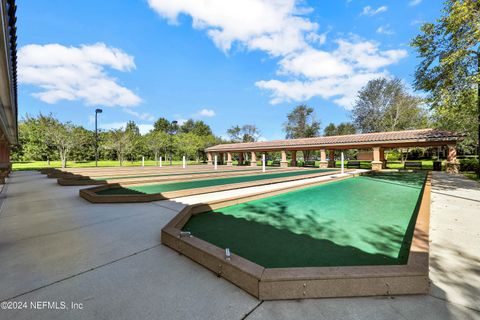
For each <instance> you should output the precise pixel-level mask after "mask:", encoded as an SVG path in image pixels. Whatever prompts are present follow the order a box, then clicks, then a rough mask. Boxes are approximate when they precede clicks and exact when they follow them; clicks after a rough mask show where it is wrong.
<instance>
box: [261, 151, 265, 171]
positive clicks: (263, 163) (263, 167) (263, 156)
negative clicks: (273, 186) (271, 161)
mask: <svg viewBox="0 0 480 320" xmlns="http://www.w3.org/2000/svg"><path fill="white" fill-rule="evenodd" d="M262 172H265V153H264V154H262Z"/></svg>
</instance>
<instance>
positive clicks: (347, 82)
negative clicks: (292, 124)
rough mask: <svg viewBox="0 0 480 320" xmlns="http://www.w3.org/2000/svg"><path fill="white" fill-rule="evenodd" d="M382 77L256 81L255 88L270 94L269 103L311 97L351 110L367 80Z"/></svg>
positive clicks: (371, 73) (301, 99) (365, 75)
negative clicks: (330, 100) (326, 100)
mask: <svg viewBox="0 0 480 320" xmlns="http://www.w3.org/2000/svg"><path fill="white" fill-rule="evenodd" d="M382 76H388V74H387V73H375V72H370V73H360V74H355V75H352V76H346V77H330V78H323V79H308V80H304V81H300V80H288V81H279V80H268V81H258V82H257V83H256V86H257V87H259V88H261V89H266V90H269V91H271V92H272V100H271V103H273V104H276V103H280V102H291V101H306V100H308V99H311V98H313V97H320V98H323V99H333V102H335V103H336V104H338V105H340V106H342V107H344V108H346V109H351V107H352V103H353V101H354V100H355V97H356V94H357V92H358V90H360V89H361V88H362V87H363V86H364V85H365V84H366V83H367V82H368V81H369V80H371V79H375V78H378V77H382Z"/></svg>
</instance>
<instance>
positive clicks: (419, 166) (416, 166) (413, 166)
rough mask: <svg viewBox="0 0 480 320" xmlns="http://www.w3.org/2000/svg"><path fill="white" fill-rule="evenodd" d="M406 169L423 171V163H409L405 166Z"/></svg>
mask: <svg viewBox="0 0 480 320" xmlns="http://www.w3.org/2000/svg"><path fill="white" fill-rule="evenodd" d="M403 168H404V169H420V170H421V169H422V162H421V161H408V162H405V164H404V165H403Z"/></svg>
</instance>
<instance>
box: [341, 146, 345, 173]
mask: <svg viewBox="0 0 480 320" xmlns="http://www.w3.org/2000/svg"><path fill="white" fill-rule="evenodd" d="M341 161H342V174H343V173H344V170H343V151H342V159H341Z"/></svg>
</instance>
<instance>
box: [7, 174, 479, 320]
mask: <svg viewBox="0 0 480 320" xmlns="http://www.w3.org/2000/svg"><path fill="white" fill-rule="evenodd" d="M270 187H271V188H273V187H274V186H270ZM79 188H80V187H61V186H58V185H57V184H56V182H55V180H52V179H47V178H45V176H43V175H40V174H38V173H36V172H17V173H14V174H12V177H11V178H10V179H9V181H8V184H7V186H6V188H4V190H3V191H2V193H1V194H0V204H1V209H0V301H2V302H3V301H7V302H13V301H15V302H27V304H28V309H27V310H2V309H0V319H2V320H3V319H291V318H297V319H435V320H436V319H480V311H479V309H480V308H479V304H478V297H480V291H479V287H480V272H479V266H480V234H479V233H480V231H479V230H480V229H479V227H478V226H479V224H480V185H479V184H478V183H476V182H473V181H470V180H468V179H466V178H463V177H461V176H449V175H445V174H441V173H435V174H434V181H433V194H432V221H431V240H432V250H431V262H430V263H431V273H430V274H431V279H432V290H431V293H430V295H427V296H406V297H394V298H390V297H381V298H353V299H323V300H302V301H273V302H261V301H258V300H256V299H255V298H253V297H251V296H250V295H248V294H246V293H245V292H244V291H243V290H241V289H238V288H237V287H235V286H233V285H232V284H230V283H229V282H227V281H225V280H223V279H221V278H217V277H216V276H215V275H214V274H213V273H211V272H209V271H208V270H206V269H204V268H203V267H201V266H199V265H197V264H195V263H194V262H192V261H190V260H189V259H187V258H185V257H183V256H180V255H178V254H177V253H175V252H173V251H172V250H170V249H168V248H166V247H164V246H162V245H161V244H160V230H161V228H162V227H163V226H164V225H165V224H166V223H167V222H168V221H169V220H170V219H171V218H172V217H173V216H174V215H175V214H176V213H177V212H178V210H179V209H181V208H182V207H183V206H184V204H182V203H180V202H175V201H161V202H156V203H148V204H91V203H88V202H87V201H85V200H83V199H81V198H80V197H79V196H78V190H79ZM242 192H249V191H248V190H243V191H242ZM250 192H251V191H250ZM220 196H221V197H223V196H229V194H227V193H225V194H222V195H219V194H216V195H204V196H202V197H203V198H202V197H198V196H197V198H192V197H190V198H183V199H179V200H181V202H183V203H191V202H195V201H201V200H202V199H207V198H208V199H211V198H212V197H215V198H217V197H220ZM43 301H48V302H57V303H58V306H59V307H61V306H62V305H61V302H65V303H66V305H67V307H68V308H69V309H70V310H51V309H50V310H48V309H43V310H33V309H31V305H30V302H43ZM72 302H73V303H77V304H82V305H83V309H82V310H72V309H71V303H72ZM2 306H3V304H2Z"/></svg>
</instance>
